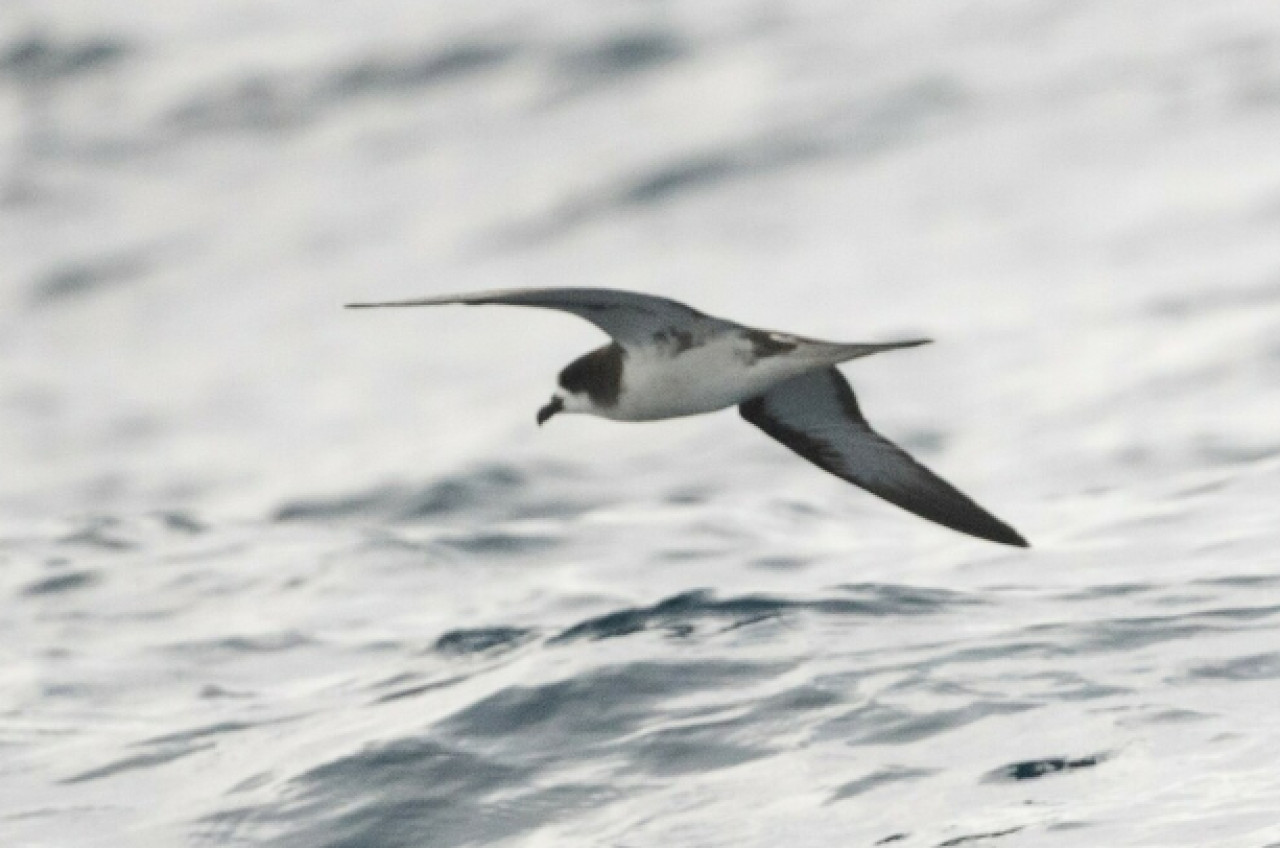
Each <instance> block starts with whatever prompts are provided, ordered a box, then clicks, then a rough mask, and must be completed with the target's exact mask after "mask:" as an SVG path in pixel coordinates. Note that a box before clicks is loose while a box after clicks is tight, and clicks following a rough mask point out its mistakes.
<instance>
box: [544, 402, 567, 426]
mask: <svg viewBox="0 0 1280 848" xmlns="http://www.w3.org/2000/svg"><path fill="white" fill-rule="evenodd" d="M563 409H564V401H563V400H561V399H560V398H558V397H553V398H552V399H551V403H549V404H547V405H546V406H544V407H542V409H539V410H538V426H539V427H541V426H542V425H543V424H546V423H547V419H548V418H550V417H551V416H553V415H555V414H556V413H557V412H560V411H561V410H563Z"/></svg>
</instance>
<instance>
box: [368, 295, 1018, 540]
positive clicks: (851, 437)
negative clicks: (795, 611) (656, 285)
mask: <svg viewBox="0 0 1280 848" xmlns="http://www.w3.org/2000/svg"><path fill="white" fill-rule="evenodd" d="M446 304H464V305H468V306H477V305H488V304H498V305H503V306H535V307H541V308H544V309H559V310H561V311H563V312H569V313H571V314H573V315H577V316H578V317H579V318H584V319H586V320H587V321H590V322H591V323H592V324H595V325H596V326H597V327H599V328H600V329H601V330H603V331H604V332H605V333H606V334H608V335H609V337H610V338H611V339H612V341H611V342H610V343H609V344H607V345H605V346H604V347H601V348H598V349H596V350H593V351H591V352H590V353H588V354H586V355H584V356H581V357H579V358H578V359H576V360H574V361H573V362H571V363H569V365H568V366H567V367H566V368H565V369H564V370H563V371H561V372H560V378H559V381H558V382H559V388H558V389H557V390H556V392H555V394H553V395H552V397H551V401H550V403H548V404H547V405H546V406H544V407H542V408H541V409H540V410H538V416H537V418H538V424H539V425H542V424H545V423H546V422H547V420H548V419H549V418H551V416H553V415H556V414H557V413H560V412H579V413H586V414H588V415H598V416H600V417H602V418H611V419H614V420H615V421H654V420H658V419H662V418H678V417H681V416H685V415H700V414H702V413H704V412H715V411H716V410H719V409H725V408H727V407H730V406H737V407H738V412H739V413H740V414H741V415H742V417H743V418H745V419H746V420H747V421H749V422H750V423H752V424H754V425H755V426H757V427H759V428H760V429H761V430H763V431H764V432H765V433H766V434H767V435H769V436H772V437H773V438H774V439H777V440H778V441H779V442H781V443H782V444H784V445H786V446H787V447H788V448H790V449H791V450H793V451H795V452H796V453H798V454H800V456H802V457H804V458H805V459H807V460H809V461H810V462H812V463H813V464H814V465H816V466H818V467H819V468H821V469H822V470H824V471H828V472H830V473H832V474H834V475H835V476H837V477H840V478H841V479H844V480H847V481H849V482H850V483H853V484H854V485H856V486H860V487H862V488H863V489H866V490H867V491H869V492H871V493H872V494H874V495H877V496H879V497H881V498H884V499H885V500H887V501H889V502H890V503H892V504H895V505H897V506H899V507H902V508H903V509H905V510H907V511H908V512H913V513H915V514H916V515H918V516H920V517H921V518H925V519H928V520H929V521H934V522H937V523H938V524H941V525H943V526H944V527H949V528H951V529H952V530H957V531H959V532H961V533H968V534H969V535H971V536H977V537H978V538H980V539H987V540H989V541H992V542H1000V543H1002V544H1006V545H1017V546H1019V547H1027V541H1026V540H1025V539H1023V538H1022V536H1020V535H1018V532H1017V531H1016V530H1014V529H1013V528H1012V527H1010V526H1009V525H1007V524H1005V523H1004V522H1003V521H1001V520H1000V519H998V518H996V517H995V516H994V515H992V514H991V513H989V512H987V511H986V510H985V509H983V508H982V507H980V506H978V505H977V504H976V503H974V502H973V501H972V500H971V499H970V498H969V497H968V496H967V495H965V494H963V493H962V492H960V491H959V490H958V489H956V488H955V487H954V486H952V485H951V484H950V483H948V482H946V481H945V480H943V479H942V478H940V477H938V476H937V475H936V474H934V473H933V472H932V471H930V470H929V469H927V468H925V467H924V466H923V465H921V464H920V463H918V462H916V461H915V460H914V459H912V458H911V456H909V455H908V454H907V453H906V452H905V451H904V450H902V449H901V448H899V447H898V446H897V445H895V444H893V443H892V442H890V441H889V440H888V439H886V438H884V437H883V436H881V435H880V434H879V433H877V432H875V431H874V430H872V429H871V425H869V424H868V423H867V420H866V419H865V418H864V417H863V416H862V411H861V410H860V409H859V408H858V402H857V400H856V399H855V398H854V395H853V389H851V388H850V387H849V383H848V382H847V381H846V380H845V379H844V377H843V376H842V375H841V374H840V372H839V371H838V370H837V369H836V367H835V366H836V365H837V364H838V363H841V362H846V361H848V360H850V359H857V358H858V357H861V356H869V355H871V354H873V353H880V352H882V351H886V350H898V349H900V348H907V347H916V346H918V345H922V344H928V343H929V341H930V340H929V339H910V340H907V341H900V342H885V343H881V344H842V343H839V342H825V341H819V340H817V339H807V338H803V337H801V336H796V335H792V334H791V333H778V332H773V331H770V330H758V329H755V328H753V327H747V326H744V325H742V324H737V323H734V322H733V321H728V320H725V319H723V318H716V317H714V316H711V315H704V314H703V313H701V312H699V311H697V310H696V309H693V308H691V307H688V306H686V305H684V304H683V303H678V302H676V301H674V300H670V299H668V298H664V297H655V296H654V295H648V294H639V293H637V292H629V291H620V290H617V289H602V288H528V289H502V290H498V291H483V292H473V293H471V294H451V295H442V296H439V297H426V298H419V299H414V300H397V301H386V302H381V303H349V304H347V307H348V308H353V309H365V308H372V307H385V306H444V305H446Z"/></svg>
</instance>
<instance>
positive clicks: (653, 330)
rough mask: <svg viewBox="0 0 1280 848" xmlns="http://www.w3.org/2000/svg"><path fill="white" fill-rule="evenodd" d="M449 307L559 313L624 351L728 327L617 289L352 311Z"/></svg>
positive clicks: (449, 298)
mask: <svg viewBox="0 0 1280 848" xmlns="http://www.w3.org/2000/svg"><path fill="white" fill-rule="evenodd" d="M447 304H465V305H468V306H476V305H481V304H500V305H503V306H537V307H542V308H544V309H559V310H560V311H562V312H569V313H572V314H574V315H577V316H578V317H579V318H584V319H586V320H587V321H590V322H591V323H592V324H595V325H596V326H597V327H599V328H600V329H601V330H604V331H605V332H606V333H608V334H609V335H610V336H611V337H613V338H614V339H615V340H616V341H618V342H620V343H622V344H624V345H625V344H627V343H628V342H646V341H649V340H650V339H651V338H652V337H653V336H654V335H655V334H658V333H662V332H664V331H669V330H672V329H675V330H681V329H683V328H685V327H687V326H688V325H690V324H695V323H702V322H716V323H725V324H727V323H728V322H720V321H719V319H714V318H709V317H708V316H706V315H703V314H702V313H701V312H699V311H698V310H696V309H692V308H690V307H688V306H685V305H684V304H683V303H678V302H676V301H674V300H669V299H667V298H665V297H655V296H653V295H648V294H639V293H637V292H629V291H619V290H617V289H587V288H558V289H500V290H496V291H483V292H472V293H470V294H447V295H441V296H439V297H424V298H418V299H415V300H397V301H388V302H383V303H349V304H347V308H348V309H367V308H371V307H379V306H444V305H447Z"/></svg>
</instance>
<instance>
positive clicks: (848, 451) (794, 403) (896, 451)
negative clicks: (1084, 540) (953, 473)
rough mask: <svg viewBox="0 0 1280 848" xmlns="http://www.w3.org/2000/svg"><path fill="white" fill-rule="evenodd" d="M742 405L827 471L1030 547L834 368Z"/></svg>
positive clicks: (910, 506)
mask: <svg viewBox="0 0 1280 848" xmlns="http://www.w3.org/2000/svg"><path fill="white" fill-rule="evenodd" d="M738 411H739V412H740V413H741V414H742V417H743V418H745V419H746V420H747V421H750V422H751V423H752V424H754V425H756V426H757V427H759V428H760V429H761V430H763V431H764V432H765V433H767V434H769V435H770V436H772V437H773V438H775V439H777V440H778V441H779V442H782V444H784V445H786V446H787V447H789V448H791V449H792V450H793V451H795V452H796V453H798V454H800V455H801V456H803V457H804V458H805V459H807V460H809V461H810V462H812V463H813V464H814V465H816V466H818V467H819V468H821V469H823V470H824V471H829V472H831V473H832V474H834V475H836V476H837V477H840V478H842V479H845V480H848V481H849V482H850V483H853V484H855V485H857V486H861V487H862V488H864V489H866V490H867V491H868V492H871V493H872V494H873V495H878V496H879V497H882V498H884V499H885V500H887V501H889V503H892V504H896V505H897V506H900V507H902V508H903V509H905V510H907V511H908V512H914V513H915V514H916V515H918V516H920V517H921V518H927V519H928V520H930V521H936V522H937V523H939V524H941V525H943V526H944V527H950V528H951V529H952V530H958V531H960V532H961V533H968V534H969V535H971V536H977V537H978V538H980V539H988V540H990V541H992V542H1000V543H1003V544H1006V545H1018V546H1019V547H1027V542H1026V540H1025V539H1023V538H1022V537H1021V536H1019V535H1018V532H1017V531H1016V530H1014V529H1013V528H1012V527H1010V526H1009V525H1007V524H1005V523H1004V522H1003V521H1001V520H1000V519H998V518H996V517H995V516H994V515H992V514H991V513H989V512H987V511H986V510H985V509H983V508H982V507H980V506H978V505H977V504H976V503H974V502H973V501H972V500H970V499H969V497H968V496H966V495H965V494H963V493H962V492H960V491H959V490H957V489H956V488H955V487H954V486H952V485H951V484H950V483H948V482H947V481H945V480H943V479H942V478H940V477H938V476H937V475H936V474H934V473H933V472H932V471H930V470H929V469H927V468H925V467H924V466H923V465H921V464H920V463H918V462H916V461H915V460H914V459H912V458H911V457H910V456H909V455H908V454H907V453H906V451H904V450H902V449H901V448H899V447H898V446H897V445H895V444H893V443H892V442H890V441H889V440H888V439H886V438H884V437H883V436H881V435H880V434H879V433H877V432H875V431H874V430H872V429H871V426H870V425H869V424H868V423H867V421H866V419H865V418H863V417H862V412H861V411H860V410H859V409H858V402H857V400H856V399H855V398H854V396H853V389H851V388H850V387H849V383H848V382H847V381H846V380H845V379H844V377H843V376H842V375H841V374H840V372H839V371H837V370H836V369H835V368H826V369H823V370H819V371H812V372H810V373H808V374H804V375H802V376H800V377H796V378H794V379H792V380H788V381H787V382H785V383H780V384H779V385H777V386H775V387H774V388H772V389H770V390H769V391H767V392H765V393H764V394H763V395H760V396H759V397H756V398H752V399H751V400H749V401H746V402H745V403H743V404H741V405H740V406H739V407H738Z"/></svg>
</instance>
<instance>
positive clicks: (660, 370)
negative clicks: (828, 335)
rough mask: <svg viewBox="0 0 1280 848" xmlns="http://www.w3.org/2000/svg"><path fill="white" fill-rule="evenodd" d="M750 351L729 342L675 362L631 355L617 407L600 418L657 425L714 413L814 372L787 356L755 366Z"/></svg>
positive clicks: (664, 354)
mask: <svg viewBox="0 0 1280 848" xmlns="http://www.w3.org/2000/svg"><path fill="white" fill-rule="evenodd" d="M746 347H747V346H746V345H744V344H742V343H739V342H736V341H734V340H733V339H731V338H726V339H725V340H723V341H715V342H711V343H709V344H706V345H702V346H700V347H695V348H692V349H689V350H685V351H682V352H681V353H679V354H677V355H674V356H673V355H671V354H670V353H669V352H668V351H665V350H659V351H653V352H648V351H643V350H642V351H637V352H628V355H627V359H626V363H625V365H624V366H623V369H622V391H621V393H620V394H619V397H618V402H617V404H616V405H615V406H613V407H610V408H608V409H605V410H601V411H600V414H601V415H603V416H605V417H607V418H614V419H617V420H621V421H652V420H654V419H658V418H679V417H681V416H684V415H700V414H702V413H704V412H714V411H716V410H718V409H725V408H726V407H730V406H736V405H737V404H739V403H742V402H743V401H744V400H748V399H750V398H753V397H756V396H757V395H759V394H761V393H763V392H764V391H766V390H768V389H769V388H770V387H771V386H773V385H775V384H777V383H779V382H781V381H782V380H785V379H788V378H790V377H793V376H796V375H797V374H800V373H802V372H803V371H805V370H808V368H811V367H813V363H808V364H801V363H799V362H797V361H795V360H791V359H789V358H788V357H785V356H778V357H770V358H766V359H759V360H756V361H754V362H751V361H750V360H751V357H749V356H748V355H747V350H746V349H744V348H746Z"/></svg>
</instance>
